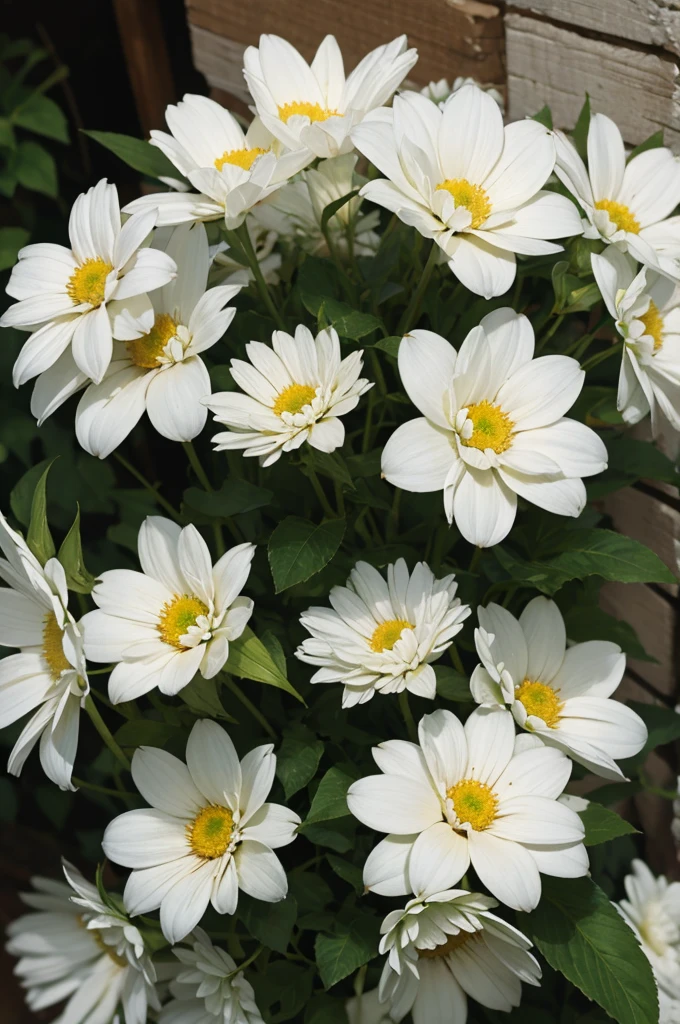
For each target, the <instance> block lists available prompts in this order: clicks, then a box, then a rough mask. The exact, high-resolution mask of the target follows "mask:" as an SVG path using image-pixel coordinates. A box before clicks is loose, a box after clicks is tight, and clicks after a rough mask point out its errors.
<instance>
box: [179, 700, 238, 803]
mask: <svg viewBox="0 0 680 1024" xmlns="http://www.w3.org/2000/svg"><path fill="white" fill-rule="evenodd" d="M187 767H188V769H189V771H190V772H191V777H192V779H193V781H194V783H195V784H196V786H197V787H198V788H199V790H200V791H201V793H203V795H204V796H206V797H207V798H208V800H209V801H210V802H211V803H214V804H217V805H218V806H222V807H224V806H226V807H229V808H233V809H235V808H236V806H237V805H238V799H239V796H240V792H241V764H240V761H239V759H238V754H237V753H236V748H235V747H234V744H233V743H232V741H231V738H230V737H229V736H228V735H227V732H226V730H225V729H223V728H222V727H221V726H219V725H218V724H217V722H211V721H208V720H207V719H202V720H201V721H198V722H196V724H195V725H194V727H193V729H192V730H191V733H190V734H189V739H188V741H187Z"/></svg>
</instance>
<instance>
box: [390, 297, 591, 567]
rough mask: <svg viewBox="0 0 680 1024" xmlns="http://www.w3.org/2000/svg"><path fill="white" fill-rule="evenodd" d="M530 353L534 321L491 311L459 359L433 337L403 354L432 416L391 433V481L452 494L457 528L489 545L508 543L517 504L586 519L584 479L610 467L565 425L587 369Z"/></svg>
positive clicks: (449, 509) (404, 368)
mask: <svg viewBox="0 0 680 1024" xmlns="http://www.w3.org/2000/svg"><path fill="white" fill-rule="evenodd" d="M533 354H534V332H533V330H532V328H531V324H530V323H529V321H528V320H527V318H526V317H525V316H522V315H517V314H516V313H514V312H513V311H512V310H511V309H506V308H504V309H497V310H494V311H493V312H492V313H489V314H487V316H485V317H484V319H483V320H482V322H481V324H480V325H479V327H475V328H474V329H473V330H472V331H470V333H469V334H468V336H467V338H466V339H465V341H464V342H463V344H462V345H461V347H460V351H459V352H456V350H455V349H454V348H453V346H452V345H450V344H449V342H448V341H446V340H445V339H444V338H442V337H441V336H440V335H438V334H434V333H433V332H432V331H424V330H415V331H411V333H410V334H407V335H406V337H405V338H404V339H403V340H402V342H401V344H400V346H399V373H400V375H401V379H402V382H403V385H404V388H405V390H406V392H407V394H408V396H409V398H410V399H411V401H412V402H413V403H414V404H415V405H416V406H417V407H418V408H419V409H420V411H421V412H422V413H423V418H422V419H415V420H411V421H410V422H408V423H404V424H403V425H402V426H400V427H398V428H397V430H396V431H395V432H394V434H392V436H391V437H390V439H389V440H388V442H387V444H386V445H385V449H384V451H383V455H382V471H383V474H384V475H385V477H386V478H387V479H388V480H389V482H390V483H392V484H394V485H395V487H402V488H403V489H404V490H406V491H440V490H443V492H444V508H445V510H446V515H447V518H448V520H449V522H451V521H452V520H455V522H456V526H457V527H458V529H459V530H460V532H461V533H462V535H463V536H464V537H465V539H466V540H468V541H469V542H470V543H471V544H478V545H479V546H480V547H491V546H492V545H493V544H498V543H499V542H500V541H502V540H503V538H504V537H506V536H507V534H508V533H509V531H510V529H511V527H512V524H513V522H514V520H515V514H516V510H517V496H518V495H519V497H521V498H524V499H525V500H527V501H530V502H532V504H534V505H538V507H539V508H544V509H546V510H547V511H548V512H555V513H557V514H558V515H563V516H578V515H580V513H581V512H582V510H583V507H584V505H585V502H586V492H585V487H584V485H583V480H582V479H581V477H584V476H591V475H592V474H593V473H600V472H601V471H602V470H603V469H606V466H607V450H606V448H605V446H604V444H603V443H602V441H601V440H600V438H599V437H598V436H597V434H596V433H595V432H594V431H593V430H591V429H590V428H589V427H586V426H584V425H583V424H582V423H578V422H577V421H576V420H571V419H566V418H565V416H564V414H565V413H566V412H567V410H568V409H569V408H570V407H571V406H572V405H573V404H574V402H575V401H576V399H577V398H578V396H579V393H580V391H581V388H582V387H583V381H584V378H585V374H584V373H583V370H582V369H581V368H580V366H579V364H578V363H577V361H576V360H575V359H570V358H569V357H568V356H560V355H549V356H539V357H538V359H534V358H533Z"/></svg>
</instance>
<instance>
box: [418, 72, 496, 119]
mask: <svg viewBox="0 0 680 1024" xmlns="http://www.w3.org/2000/svg"><path fill="white" fill-rule="evenodd" d="M464 85H475V86H477V88H478V89H482V90H483V91H484V92H485V93H488V95H489V96H490V97H491V98H492V100H493V101H494V103H497V104H498V109H499V110H500V112H501V113H502V114H504V113H505V100H504V99H503V94H502V93H501V92H499V90H498V89H497V88H496V86H495V85H492V84H490V83H489V84H487V83H484V82H478V81H477V79H476V78H469V77H468V78H464V77H463V76H462V75H459V76H458V77H457V78H454V80H453V84H452V85H450V84H449V81H448V79H446V78H440V79H439V81H438V82H430V83H429V84H428V85H426V86H424V87H423V88H422V89H421V90H420V92H421V95H423V96H427V98H428V100H433V101H434V102H435V103H438V104H439V106H440V107H441V106H443V105H444V103H446V101H447V99H448V98H449V96H450V95H451V94H452V93H454V92H458V90H459V89H462V88H463V86H464Z"/></svg>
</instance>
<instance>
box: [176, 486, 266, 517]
mask: <svg viewBox="0 0 680 1024" xmlns="http://www.w3.org/2000/svg"><path fill="white" fill-rule="evenodd" d="M272 497H273V495H272V492H271V491H270V490H268V489H267V488H266V487H256V486H255V484H251V483H248V481H247V480H234V479H233V478H230V479H229V480H225V482H224V483H223V484H222V486H221V487H220V489H219V491H202V490H201V489H200V488H199V487H188V488H187V489H186V491H185V492H184V503H185V505H186V506H187V507H188V508H189V510H190V511H192V510H193V511H196V512H198V513H200V514H201V515H203V516H207V517H208V518H210V519H227V518H228V517H229V516H236V515H240V514H241V513H243V512H253V511H254V510H255V509H256V508H264V506H265V505H269V503H270V502H271V500H272Z"/></svg>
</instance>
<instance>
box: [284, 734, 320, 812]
mask: <svg viewBox="0 0 680 1024" xmlns="http://www.w3.org/2000/svg"><path fill="white" fill-rule="evenodd" d="M323 750H324V746H323V743H322V742H321V740H319V739H317V738H316V736H315V735H314V733H313V732H312V731H311V729H308V728H307V727H306V726H304V725H297V726H295V727H293V728H291V729H287V730H286V731H285V732H284V734H283V742H282V744H281V746H280V748H279V750H278V752H277V755H276V775H277V777H278V778H279V779H280V781H281V784H282V786H283V791H284V793H285V794H286V800H289V799H290V798H291V797H292V796H294V794H295V793H297V792H298V791H299V790H300V789H302V788H303V787H304V786H306V785H307V783H308V782H311V780H312V779H313V778H314V775H315V773H316V769H317V768H318V767H319V761H320V760H321V757H322V755H323Z"/></svg>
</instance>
